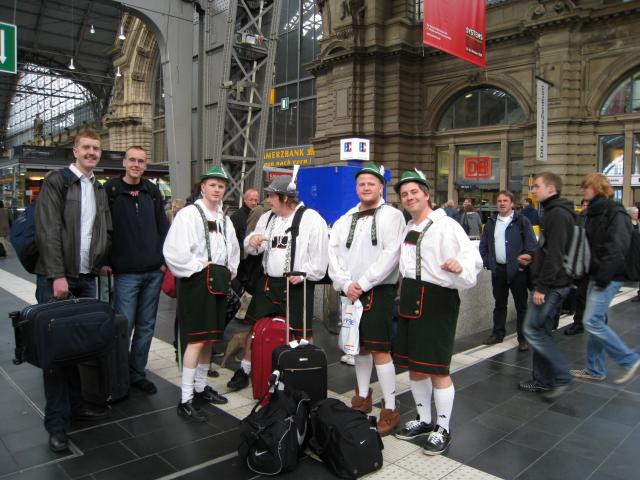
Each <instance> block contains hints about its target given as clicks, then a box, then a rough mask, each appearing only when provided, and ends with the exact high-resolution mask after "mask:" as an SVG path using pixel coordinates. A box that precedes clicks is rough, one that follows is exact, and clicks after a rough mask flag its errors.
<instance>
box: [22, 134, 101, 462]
mask: <svg viewBox="0 0 640 480" xmlns="http://www.w3.org/2000/svg"><path fill="white" fill-rule="evenodd" d="M73 155H74V157H75V163H72V164H71V165H69V167H68V168H63V169H62V170H58V171H54V172H51V173H50V174H49V175H47V177H46V178H45V180H44V183H43V185H42V190H41V191H40V195H39V196H38V203H37V205H36V214H35V226H36V243H37V245H38V252H39V258H38V263H37V264H36V274H37V284H36V285H37V287H36V299H37V300H38V303H47V302H49V301H51V300H52V299H63V298H66V297H67V296H69V294H73V295H74V296H76V297H78V298H80V297H85V298H86V297H94V298H95V296H96V283H95V275H96V273H97V272H98V270H99V268H100V267H101V266H102V264H103V263H104V261H105V259H106V256H107V254H108V252H109V246H110V234H111V215H110V213H109V205H108V203H107V196H106V193H105V191H104V188H103V187H102V185H100V183H99V182H98V181H96V178H95V176H94V175H93V170H94V168H95V167H96V165H97V164H98V162H99V161H100V155H101V150H100V137H99V136H98V134H96V133H95V132H89V131H87V132H81V133H79V134H78V135H77V136H76V139H75V143H74V147H73ZM43 376H44V392H45V397H46V405H45V412H44V413H45V416H44V426H45V428H46V429H47V431H48V432H49V448H50V449H51V450H53V451H54V452H61V451H64V450H66V449H67V447H68V441H67V430H68V428H69V424H70V422H71V419H72V418H73V419H76V420H94V419H98V418H101V417H104V416H106V411H104V410H97V409H95V408H91V407H88V406H87V405H85V404H84V403H83V401H82V394H81V391H80V376H79V374H78V369H77V366H75V365H72V366H68V367H61V368H52V369H47V370H43Z"/></svg>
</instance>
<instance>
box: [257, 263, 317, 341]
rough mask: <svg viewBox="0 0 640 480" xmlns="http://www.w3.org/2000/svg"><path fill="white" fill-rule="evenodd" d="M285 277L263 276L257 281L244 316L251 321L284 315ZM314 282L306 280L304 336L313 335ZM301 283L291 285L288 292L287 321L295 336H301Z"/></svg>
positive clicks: (302, 289)
mask: <svg viewBox="0 0 640 480" xmlns="http://www.w3.org/2000/svg"><path fill="white" fill-rule="evenodd" d="M286 282H287V279H286V278H285V277H268V276H266V275H265V276H263V277H262V278H261V279H260V281H259V282H258V287H257V288H256V291H255V294H254V295H253V297H252V298H251V303H250V304H249V308H248V309H247V315H246V318H247V319H248V320H250V321H252V322H257V321H258V320H259V319H261V318H262V317H268V316H273V315H282V316H284V315H286V312H287V302H286V298H287V284H286ZM314 289H315V284H314V283H313V282H310V281H307V331H306V334H305V337H310V336H312V335H313V329H312V323H313V321H312V319H313V293H314ZM303 291H304V286H303V284H302V283H299V284H297V285H291V286H290V287H289V294H290V295H291V307H290V312H289V315H290V316H291V318H290V319H289V323H290V325H291V330H292V331H293V334H294V335H295V336H296V337H300V338H302V334H303V332H302V304H303V298H302V292H303Z"/></svg>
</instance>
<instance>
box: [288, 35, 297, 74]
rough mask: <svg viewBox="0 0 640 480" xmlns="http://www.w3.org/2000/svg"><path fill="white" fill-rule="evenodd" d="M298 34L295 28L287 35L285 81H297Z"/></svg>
mask: <svg viewBox="0 0 640 480" xmlns="http://www.w3.org/2000/svg"><path fill="white" fill-rule="evenodd" d="M298 32H299V30H298V29H297V28H296V29H295V30H293V31H291V32H289V33H288V34H287V81H291V80H297V79H298V63H299V59H298Z"/></svg>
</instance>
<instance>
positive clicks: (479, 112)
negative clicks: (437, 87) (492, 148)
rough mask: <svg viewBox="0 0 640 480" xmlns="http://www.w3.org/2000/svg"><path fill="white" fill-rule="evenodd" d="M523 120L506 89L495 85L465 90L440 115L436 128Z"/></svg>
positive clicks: (471, 126)
mask: <svg viewBox="0 0 640 480" xmlns="http://www.w3.org/2000/svg"><path fill="white" fill-rule="evenodd" d="M523 120H524V112H523V111H522V109H521V108H520V105H518V102H516V101H515V99H514V98H513V97H512V96H511V95H509V94H508V93H506V92H504V91H502V90H498V89H497V88H491V87H483V88H478V89H475V90H469V91H466V92H464V93H462V94H461V95H460V96H459V97H458V98H456V99H455V100H454V101H453V102H452V103H451V105H450V106H449V108H448V109H447V111H446V112H445V113H444V115H443V116H442V118H441V119H440V124H439V125H438V130H451V129H458V128H473V127H486V126H490V125H512V124H514V123H520V122H522V121H523Z"/></svg>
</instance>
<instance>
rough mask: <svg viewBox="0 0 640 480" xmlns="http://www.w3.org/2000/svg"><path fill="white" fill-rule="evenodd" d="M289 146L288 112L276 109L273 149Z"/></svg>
mask: <svg viewBox="0 0 640 480" xmlns="http://www.w3.org/2000/svg"><path fill="white" fill-rule="evenodd" d="M286 145H287V110H281V109H280V107H276V108H275V119H274V128H273V147H274V148H280V147H285V146H286Z"/></svg>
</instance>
